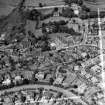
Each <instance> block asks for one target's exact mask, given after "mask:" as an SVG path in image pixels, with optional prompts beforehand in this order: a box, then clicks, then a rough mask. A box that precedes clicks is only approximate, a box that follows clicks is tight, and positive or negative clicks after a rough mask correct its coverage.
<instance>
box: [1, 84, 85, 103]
mask: <svg viewBox="0 0 105 105" xmlns="http://www.w3.org/2000/svg"><path fill="white" fill-rule="evenodd" d="M42 87H43V88H45V89H48V90H49V89H52V90H55V91H58V92H62V93H63V94H65V95H66V96H67V97H68V98H72V99H74V100H75V101H77V102H81V103H83V105H87V104H86V103H85V102H83V100H82V99H81V98H80V97H79V96H76V95H75V94H73V93H71V92H70V91H68V90H65V89H63V88H59V87H55V86H49V85H41V84H39V85H38V84H34V85H32V84H31V85H24V86H18V87H13V88H10V89H6V90H2V91H0V95H2V94H4V93H5V92H16V91H19V90H24V89H35V88H42Z"/></svg>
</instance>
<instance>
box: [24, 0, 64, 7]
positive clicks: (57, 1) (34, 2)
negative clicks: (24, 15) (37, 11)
mask: <svg viewBox="0 0 105 105" xmlns="http://www.w3.org/2000/svg"><path fill="white" fill-rule="evenodd" d="M39 3H42V4H46V5H47V6H54V5H63V4H64V2H63V0H26V3H25V5H26V6H30V5H31V6H38V5H39Z"/></svg>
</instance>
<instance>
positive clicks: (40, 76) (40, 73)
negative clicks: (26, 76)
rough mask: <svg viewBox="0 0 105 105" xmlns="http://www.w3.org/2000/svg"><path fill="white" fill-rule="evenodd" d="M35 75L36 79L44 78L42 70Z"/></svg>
mask: <svg viewBox="0 0 105 105" xmlns="http://www.w3.org/2000/svg"><path fill="white" fill-rule="evenodd" d="M35 77H36V78H37V79H38V80H42V79H44V72H38V73H37V74H36V75H35Z"/></svg>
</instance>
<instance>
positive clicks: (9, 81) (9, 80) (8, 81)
mask: <svg viewBox="0 0 105 105" xmlns="http://www.w3.org/2000/svg"><path fill="white" fill-rule="evenodd" d="M2 84H3V85H6V86H9V85H11V79H9V78H7V79H5V80H4V81H3V82H2Z"/></svg>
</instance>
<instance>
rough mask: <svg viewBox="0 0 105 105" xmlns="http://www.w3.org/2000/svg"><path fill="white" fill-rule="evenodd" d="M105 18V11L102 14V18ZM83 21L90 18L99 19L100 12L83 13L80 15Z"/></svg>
mask: <svg viewBox="0 0 105 105" xmlns="http://www.w3.org/2000/svg"><path fill="white" fill-rule="evenodd" d="M104 17H105V11H101V12H100V18H104ZM80 18H81V19H88V18H98V12H97V11H91V12H89V13H82V14H81V15H80Z"/></svg>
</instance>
